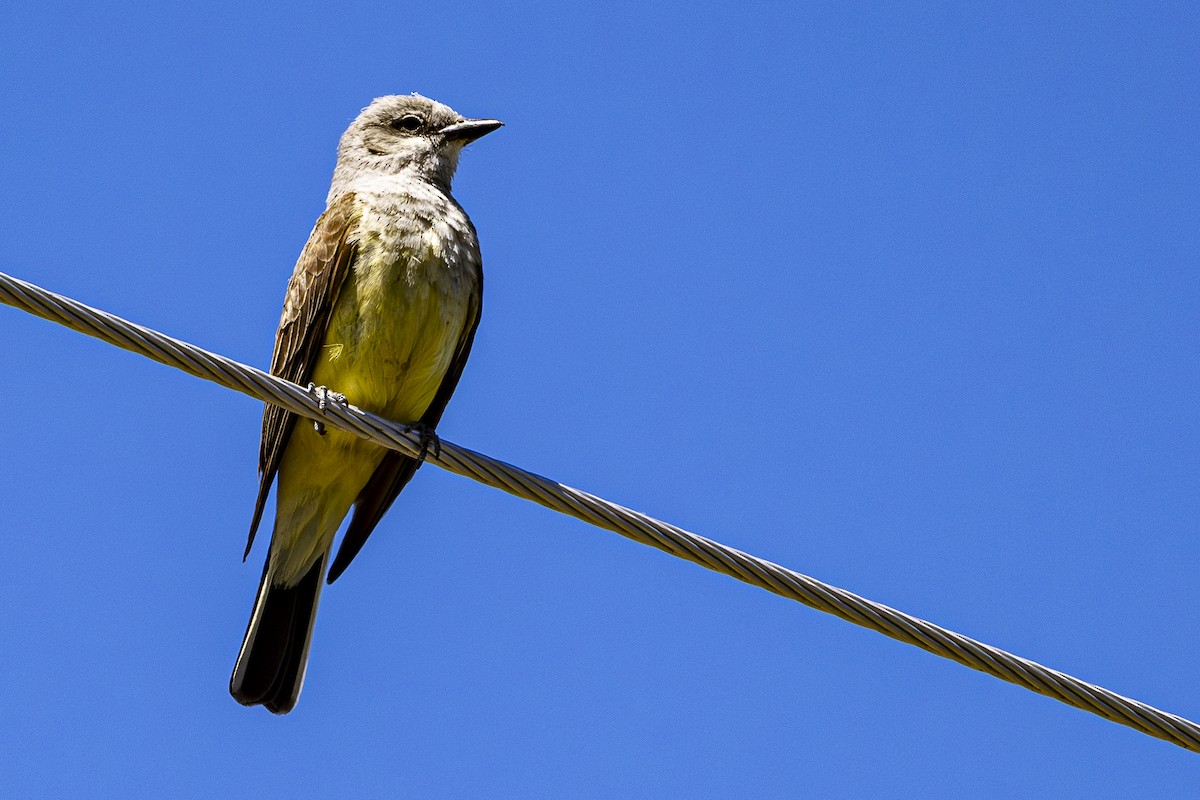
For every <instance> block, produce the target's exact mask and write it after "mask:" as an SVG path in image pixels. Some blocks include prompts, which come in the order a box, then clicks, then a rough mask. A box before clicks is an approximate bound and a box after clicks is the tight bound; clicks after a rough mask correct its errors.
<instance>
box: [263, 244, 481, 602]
mask: <svg viewBox="0 0 1200 800" xmlns="http://www.w3.org/2000/svg"><path fill="white" fill-rule="evenodd" d="M361 252H362V251H360V253H361ZM366 255H367V256H368V257H366V258H362V257H360V259H359V260H358V262H357V263H356V265H355V269H354V270H353V272H352V274H351V275H350V276H348V277H347V279H346V281H345V283H344V284H343V286H342V289H341V292H340V293H339V295H338V300H337V304H336V306H335V307H334V310H333V314H332V316H331V319H330V323H329V327H328V332H327V334H326V337H325V343H324V346H323V347H322V349H321V356H320V358H319V360H318V361H317V363H316V365H315V367H314V370H313V374H312V378H311V380H312V381H313V383H315V384H317V385H318V386H326V387H328V388H329V390H330V391H335V392H341V393H342V394H344V395H345V396H346V401H347V402H348V403H350V404H351V405H355V406H358V407H359V408H361V409H363V410H364V411H370V412H372V413H375V414H379V415H380V416H383V417H386V418H388V419H391V420H394V421H396V422H400V423H413V422H416V421H417V420H419V419H420V418H421V415H422V414H424V413H425V410H426V409H427V408H429V404H430V403H431V402H432V401H433V398H434V395H435V394H436V393H437V390H438V387H439V386H441V383H442V379H443V378H444V376H445V374H446V372H447V370H448V369H449V367H450V364H451V362H452V360H453V358H454V353H455V350H456V349H457V347H458V343H459V339H460V338H461V335H462V332H463V330H464V327H465V326H466V325H467V315H468V314H469V313H470V311H469V309H470V303H471V297H470V292H471V291H473V288H474V287H473V286H472V285H470V284H469V283H466V282H464V281H461V280H456V279H455V278H456V277H457V276H453V275H448V274H444V273H445V271H446V267H445V265H444V264H443V263H442V262H441V261H440V260H437V259H434V258H432V255H433V254H432V253H430V256H431V258H429V259H425V260H422V261H416V260H408V261H402V262H400V263H396V262H394V261H392V262H389V261H387V260H384V259H380V258H376V259H375V260H374V261H373V260H371V258H370V257H369V256H370V252H369V250H368V253H367V254H366ZM383 455H384V450H383V449H382V448H380V447H378V446H376V445H373V444H370V443H369V442H366V441H364V440H362V439H359V438H358V437H356V436H353V435H351V434H347V433H342V432H341V431H338V430H336V429H334V428H328V429H327V431H326V435H324V436H321V435H318V434H317V433H316V432H315V431H314V430H313V426H312V424H311V423H309V422H308V421H307V420H298V421H297V423H296V425H295V427H294V429H293V431H292V435H291V438H290V439H289V442H288V446H287V450H286V451H285V453H284V456H283V459H282V461H281V463H280V468H279V485H278V490H277V495H276V496H277V498H278V499H277V511H276V518H275V531H274V535H273V537H272V542H271V552H272V570H273V572H274V580H275V582H277V583H286V584H290V583H292V582H294V581H295V580H298V579H299V578H300V577H301V576H302V575H303V574H304V572H305V571H306V570H307V568H308V567H309V566H310V565H311V564H312V563H313V562H314V561H315V560H316V559H317V558H319V557H320V555H321V554H322V553H324V552H325V551H326V550H328V549H329V547H330V545H331V544H332V541H333V536H334V534H335V533H336V532H337V529H338V526H339V525H340V524H341V522H342V519H343V518H344V517H345V516H346V513H347V512H348V511H349V509H350V506H351V505H352V504H353V503H354V501H355V499H356V498H357V497H358V494H359V492H360V491H361V490H362V487H363V486H364V485H365V484H366V482H367V480H368V479H370V477H371V474H372V473H373V472H374V471H375V467H376V466H377V465H378V464H379V460H380V459H381V458H382V457H383Z"/></svg>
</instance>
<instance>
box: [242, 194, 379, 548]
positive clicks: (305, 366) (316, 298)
mask: <svg viewBox="0 0 1200 800" xmlns="http://www.w3.org/2000/svg"><path fill="white" fill-rule="evenodd" d="M356 205H357V204H356V203H355V199H354V195H353V194H345V195H342V196H341V197H340V198H338V199H337V200H335V201H334V202H333V204H332V205H330V206H329V208H327V209H326V210H325V213H324V214H322V215H321V217H320V218H319V219H318V220H317V224H316V225H315V226H313V231H312V234H311V235H310V236H309V237H308V244H306V245H305V246H304V252H302V253H301V254H300V260H299V261H297V262H296V269H295V271H294V272H292V278H291V280H289V281H288V288H287V296H286V297H285V299H284V301H283V316H282V317H281V318H280V320H279V330H278V331H277V332H276V334H275V352H274V354H273V355H272V356H271V374H272V375H276V376H278V377H280V378H284V379H286V380H289V381H291V382H292V383H298V384H300V385H304V384H306V383H308V380H309V377H310V376H311V375H312V371H313V366H314V365H315V364H316V361H317V357H318V356H319V355H320V351H321V345H322V344H323V343H324V342H325V331H326V329H327V328H328V326H329V315H330V313H331V312H332V310H333V306H334V303H335V302H337V297H338V292H339V291H340V290H341V287H342V283H343V282H344V280H345V278H346V275H347V274H348V273H349V272H350V265H351V264H352V263H353V261H354V254H355V250H356V244H355V243H354V242H352V241H351V240H350V236H351V233H352V231H353V230H354V228H355V225H356V223H357V221H358V220H357V215H356V213H355V208H356ZM295 423H296V415H295V414H293V413H291V412H289V411H284V410H283V409H282V408H280V407H279V406H277V405H273V404H271V403H268V404H267V407H266V409H264V411H263V426H262V441H261V443H260V445H259V450H258V475H259V483H258V500H257V502H256V503H255V504H254V519H252V520H251V521H250V536H249V537H248V541H247V542H246V555H249V554H250V546H251V545H252V544H254V534H255V532H257V531H258V524H259V522H260V521H261V520H262V513H263V506H264V505H265V504H266V502H267V495H268V494H269V493H270V491H271V483H272V482H274V480H275V474H276V473H277V472H279V462H280V460H281V459H282V458H283V451H284V448H285V447H286V446H287V442H288V437H289V436H291V433H292V426H293V425H294V424H295ZM244 558H245V556H243V559H244Z"/></svg>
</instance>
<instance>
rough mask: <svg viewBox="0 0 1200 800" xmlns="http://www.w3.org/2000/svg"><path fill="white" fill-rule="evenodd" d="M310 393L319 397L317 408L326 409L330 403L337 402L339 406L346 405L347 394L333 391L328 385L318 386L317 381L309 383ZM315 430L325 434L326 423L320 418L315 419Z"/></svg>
mask: <svg viewBox="0 0 1200 800" xmlns="http://www.w3.org/2000/svg"><path fill="white" fill-rule="evenodd" d="M308 393H309V394H311V395H313V396H315V397H316V398H317V408H319V409H320V410H321V411H324V410H325V409H326V408H327V407H328V406H329V404H330V403H336V404H338V405H339V406H343V407H345V405H346V395H344V394H341V393H340V392H331V391H329V388H328V387H325V386H317V385H316V384H315V383H310V384H308ZM313 430H314V431H316V432H317V433H319V434H321V435H322V436H324V435H325V423H324V422H321V420H319V419H314V420H313Z"/></svg>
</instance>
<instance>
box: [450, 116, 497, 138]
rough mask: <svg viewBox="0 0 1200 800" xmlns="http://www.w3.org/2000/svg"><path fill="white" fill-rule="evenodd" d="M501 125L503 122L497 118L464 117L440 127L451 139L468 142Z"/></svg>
mask: <svg viewBox="0 0 1200 800" xmlns="http://www.w3.org/2000/svg"><path fill="white" fill-rule="evenodd" d="M502 127H504V123H503V122H501V121H500V120H498V119H464V120H463V121H462V122H456V123H454V124H453V125H447V126H446V127H444V128H442V135H443V136H445V137H446V138H447V139H449V140H451V141H454V142H462V143H463V144H469V143H470V142H473V141H475V140H476V139H478V138H479V137H481V136H486V135H488V134H489V133H491V132H492V131H494V130H496V129H497V128H502Z"/></svg>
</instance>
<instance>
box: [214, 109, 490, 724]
mask: <svg viewBox="0 0 1200 800" xmlns="http://www.w3.org/2000/svg"><path fill="white" fill-rule="evenodd" d="M501 125H502V123H500V122H499V121H497V120H494V119H466V118H464V117H463V116H461V115H460V114H458V113H457V112H455V111H454V110H452V109H451V108H449V107H447V106H445V105H442V104H441V103H438V102H435V101H433V100H429V99H427V98H424V97H420V96H418V95H408V96H388V97H380V98H379V99H377V100H375V101H374V102H373V103H371V105H369V106H367V108H365V109H363V111H362V113H361V114H359V115H358V118H357V119H355V120H354V122H353V123H352V124H351V125H350V127H349V128H348V129H347V130H346V132H345V133H344V134H343V135H342V138H341V142H340V144H339V145H338V157H337V166H336V168H335V169H334V172H333V183H332V185H331V186H330V189H329V197H328V199H327V200H326V209H325V213H323V214H322V215H321V217H320V218H319V219H318V220H317V224H316V226H315V227H314V228H313V231H312V234H311V235H310V236H309V239H308V244H307V245H305V247H304V251H303V252H302V253H301V254H300V260H299V261H297V262H296V269H295V271H294V272H293V273H292V277H291V280H290V281H289V282H288V288H287V296H286V298H285V300H284V306H283V316H282V318H281V319H280V321H279V331H278V332H277V333H276V335H275V352H274V355H273V356H272V358H271V373H272V374H273V375H278V376H279V377H281V378H286V379H287V380H289V381H292V382H293V383H299V384H301V385H309V386H314V387H316V391H318V392H319V393H321V396H322V399H325V398H326V397H329V396H332V397H334V399H335V400H337V401H342V400H343V399H344V400H345V401H348V402H350V403H353V404H354V405H356V406H358V407H359V408H361V409H363V410H364V411H370V412H373V413H375V414H378V415H380V416H382V417H386V418H388V419H391V420H393V421H396V422H400V423H405V424H412V425H414V426H418V427H419V429H420V430H421V431H422V432H423V434H424V437H423V438H426V437H428V438H432V432H433V429H434V427H435V426H436V425H437V423H438V420H439V419H440V418H441V416H442V411H443V410H444V409H445V407H446V402H447V401H448V400H449V399H450V395H451V394H452V393H453V392H454V387H455V386H456V385H457V384H458V379H459V376H460V375H462V370H463V365H464V364H466V361H467V356H468V354H469V353H470V351H471V342H472V340H473V339H474V336H475V329H476V327H477V326H478V324H479V313H480V308H481V306H482V301H483V294H482V292H483V272H482V268H481V261H480V256H479V243H478V241H477V238H476V234H475V227H474V226H473V225H472V224H471V220H470V219H468V218H467V215H466V212H464V211H463V210H462V208H461V207H460V206H459V205H458V203H457V202H455V200H454V198H453V197H452V196H451V195H450V182H451V179H452V178H453V176H454V170H455V168H456V167H457V166H458V157H459V153H461V151H462V149H463V146H464V145H466V144H468V143H470V142H473V141H475V140H476V139H478V138H479V137H481V136H483V135H485V134H488V133H491V132H492V131H494V130H496V129H497V128H499V127H500V126H501ZM326 387H328V388H326ZM335 392H336V393H337V394H334V393H335ZM296 422H297V418H296V415H294V414H292V413H290V412H287V411H284V410H283V409H282V408H279V407H278V406H274V405H268V406H267V407H266V410H265V412H264V413H263V431H262V442H261V445H260V448H259V475H260V482H259V489H258V501H257V503H256V505H255V508H254V518H253V521H252V522H251V524H250V536H249V541H248V542H247V544H246V553H247V554H249V552H250V546H251V545H252V544H253V542H254V534H255V531H256V530H257V529H258V525H259V522H260V521H261V519H262V513H263V506H264V504H265V503H266V499H267V495H268V494H269V492H270V490H271V485H272V483H273V482H275V479H276V477H277V476H278V479H279V480H278V488H277V490H276V513H275V526H274V529H273V531H272V533H271V547H270V551H269V552H268V554H267V562H266V565H265V567H264V569H263V576H262V581H261V583H260V584H259V587H258V596H257V598H256V599H255V601H254V610H253V613H252V614H251V616H250V624H249V626H248V627H247V629H246V638H245V640H244V641H243V642H242V649H241V652H240V653H239V654H238V659H237V664H236V665H235V667H234V670H233V677H232V678H231V679H230V682H229V691H230V693H231V694H232V695H233V697H234V698H235V699H236V700H237V701H238V702H239V703H243V704H245V705H257V704H262V705H264V706H266V707H267V708H268V709H270V710H271V711H273V712H275V713H277V714H286V713H287V712H289V711H291V710H292V708H293V707H295V705H296V700H297V699H298V698H299V696H300V687H301V685H302V684H303V683H304V672H305V668H306V664H307V661H308V650H309V645H310V643H311V641H312V632H313V621H314V619H315V618H316V613H317V600H318V599H319V597H320V594H321V583H322V578H324V577H325V571H326V565H327V564H328V562H329V555H330V552H331V551H332V549H333V538H334V534H335V533H336V532H337V530H338V528H339V526H340V525H341V523H342V520H343V519H344V518H345V516H346V514H347V512H349V510H350V508H351V506H353V507H354V515H353V516H352V517H351V519H350V525H349V527H348V528H347V530H346V534H345V536H344V537H343V539H342V543H341V546H340V547H339V549H338V552H337V556H336V557H335V558H334V559H333V563H332V565H330V567H329V573H328V581H329V582H330V583H332V582H333V581H334V580H335V579H336V578H337V577H338V576H339V575H341V574H342V572H343V571H344V570H345V569H346V566H347V565H348V564H349V563H350V561H351V560H352V559H353V558H354V556H355V554H357V553H358V551H359V549H360V548H361V547H362V546H363V543H364V542H365V541H366V540H367V537H368V536H370V534H371V531H372V530H373V529H374V528H375V526H376V525H377V524H379V520H380V518H382V517H383V515H384V513H385V512H387V510H388V507H389V506H391V504H392V501H393V500H395V499H396V495H398V494H399V493H400V490H401V489H403V488H404V486H405V484H407V483H408V481H409V479H410V478H412V476H413V474H414V473H415V472H416V470H417V467H418V466H420V460H419V459H416V458H412V457H409V456H406V455H402V454H401V453H398V452H396V451H393V450H386V449H384V448H381V447H379V446H378V445H374V444H370V443H368V442H366V441H364V440H362V439H359V438H358V437H356V436H353V435H351V434H349V433H343V432H342V431H339V430H334V429H331V430H329V431H326V430H325V429H324V428H323V426H321V425H320V424H317V425H310V424H296ZM428 438H427V440H428Z"/></svg>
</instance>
